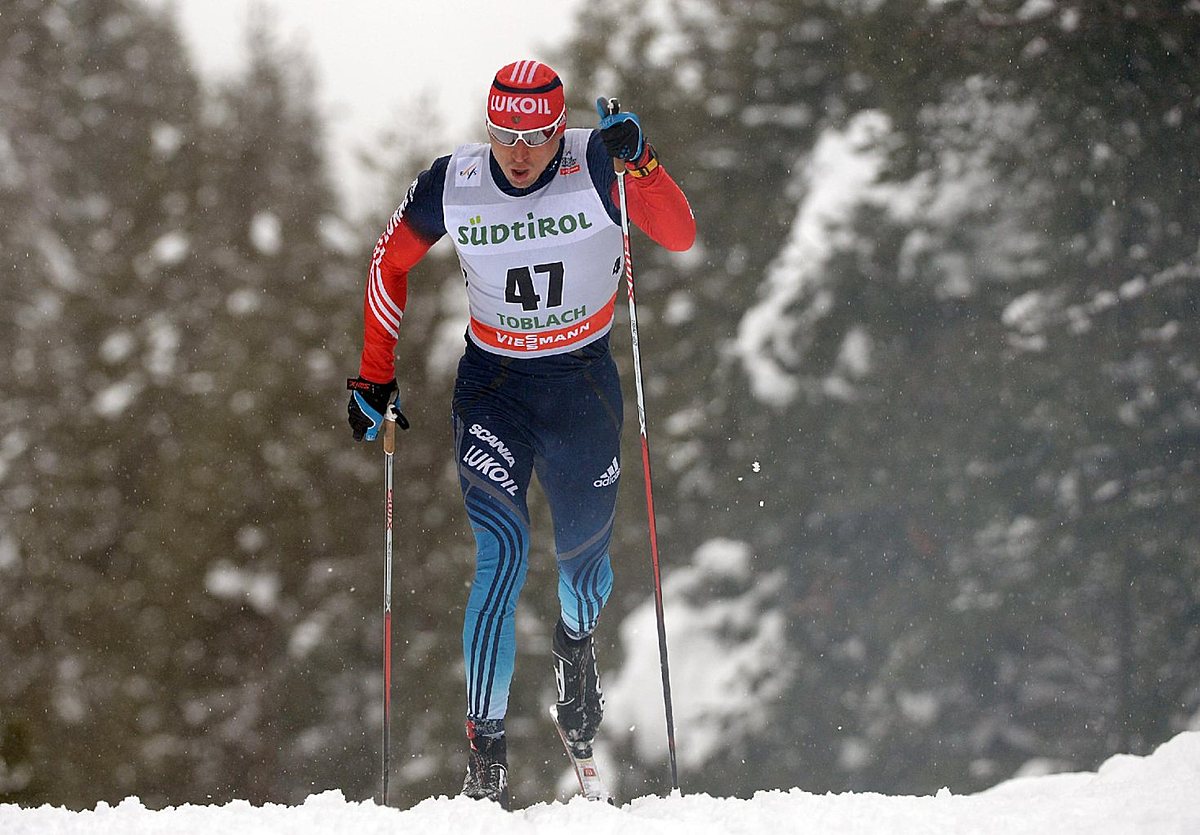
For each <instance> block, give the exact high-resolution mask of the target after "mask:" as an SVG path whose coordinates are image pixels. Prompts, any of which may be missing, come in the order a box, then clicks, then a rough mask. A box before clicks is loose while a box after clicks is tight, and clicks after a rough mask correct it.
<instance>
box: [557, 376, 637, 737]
mask: <svg viewBox="0 0 1200 835" xmlns="http://www.w3.org/2000/svg"><path fill="white" fill-rule="evenodd" d="M559 403H560V404H561V406H560V409H559V411H560V414H559V415H558V416H557V417H558V419H557V420H556V421H555V424H556V425H557V426H560V427H562V428H563V429H562V431H560V432H555V433H543V435H542V447H541V449H540V452H541V455H540V457H539V459H538V460H537V472H538V478H539V480H540V481H541V483H542V487H543V489H544V491H545V493H546V498H547V501H548V502H549V504H550V510H551V515H552V516H553V519H554V536H555V548H556V550H557V552H558V576H559V583H558V594H559V604H560V617H559V622H558V624H557V625H556V626H555V631H554V640H553V652H554V666H555V678H556V679H557V683H558V690H559V692H558V701H557V705H556V707H557V715H558V722H559V725H560V727H561V728H562V729H563V732H564V735H565V737H566V738H567V740H568V744H570V745H572V746H573V750H574V754H575V756H577V757H579V756H583V757H589V756H591V744H592V739H593V738H594V737H595V734H596V730H597V728H598V727H599V725H600V720H601V718H602V716H603V710H604V694H603V692H602V691H601V689H600V678H599V672H598V669H597V666H596V653H595V644H594V641H593V639H592V631H593V630H594V629H595V627H596V622H597V620H598V619H599V617H600V612H601V610H602V609H603V607H604V604H605V602H606V601H607V600H608V596H609V594H610V592H611V591H612V587H613V572H612V563H611V560H610V557H609V544H610V542H611V540H612V529H613V519H614V517H615V513H616V500H617V482H618V481H619V477H620V470H621V463H620V462H621V449H620V435H621V390H620V383H619V380H618V378H617V372H616V367H615V366H614V365H613V363H612V359H611V357H608V356H605V357H604V358H602V359H601V360H598V361H596V362H594V363H593V364H592V365H591V366H590V367H589V370H588V371H587V372H585V373H584V374H582V375H580V377H579V379H578V380H576V381H573V383H572V385H571V387H570V389H569V391H564V392H562V396H561V398H560V400H559Z"/></svg>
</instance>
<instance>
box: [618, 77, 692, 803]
mask: <svg viewBox="0 0 1200 835" xmlns="http://www.w3.org/2000/svg"><path fill="white" fill-rule="evenodd" d="M607 109H608V114H609V115H610V116H611V115H613V114H616V113H620V112H621V104H620V102H618V101H617V100H616V99H609V100H608V107H607ZM613 167H614V169H615V170H616V174H617V193H618V197H619V199H620V204H621V238H622V245H623V246H624V256H625V259H624V260H625V283H626V285H627V286H628V288H629V330H630V336H631V338H632V341H633V379H634V383H635V386H636V389H637V410H638V427H639V429H640V430H641V435H642V478H643V480H644V481H645V483H646V515H647V516H648V517H649V520H650V562H651V565H652V566H653V569H654V614H655V617H656V618H657V620H658V657H659V665H660V667H661V668H662V683H663V704H664V705H665V707H666V713H667V751H668V753H669V756H670V759H671V788H672V789H674V790H675V791H679V769H678V766H677V765H676V762H675V718H674V713H673V711H672V709H671V673H670V669H669V667H668V664H667V626H666V622H665V619H664V617H663V598H662V577H661V574H660V572H659V566H658V531H657V528H656V526H655V522H654V490H653V488H652V486H651V479H650V440H649V438H648V437H647V435H646V397H645V394H644V393H643V391H642V354H641V349H640V348H639V347H638V327H637V304H636V303H635V301H634V298H633V260H632V258H631V257H630V249H629V210H628V205H627V204H626V202H625V161H624V160H621V159H614V160H613Z"/></svg>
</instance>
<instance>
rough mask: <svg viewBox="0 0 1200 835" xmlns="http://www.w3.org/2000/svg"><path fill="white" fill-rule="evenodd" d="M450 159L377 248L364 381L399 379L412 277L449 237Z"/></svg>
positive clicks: (438, 164)
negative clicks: (445, 197)
mask: <svg viewBox="0 0 1200 835" xmlns="http://www.w3.org/2000/svg"><path fill="white" fill-rule="evenodd" d="M448 162H449V157H442V158H440V159H438V160H437V161H435V162H434V164H433V165H432V166H430V168H429V170H428V171H424V172H422V173H421V174H420V175H419V176H418V177H417V179H416V180H414V181H413V184H412V186H411V187H410V188H409V190H408V195H407V196H406V197H405V198H404V202H403V203H401V204H400V208H398V209H396V212H395V214H393V215H392V219H391V220H390V221H389V222H388V225H387V228H386V229H385V230H384V232H383V234H382V235H381V236H380V237H379V241H378V242H377V243H376V244H375V251H374V253H373V254H372V255H371V265H370V269H369V271H368V274H367V286H366V291H365V293H364V294H363V350H362V359H361V361H360V363H359V370H358V373H359V376H360V377H362V378H363V379H364V380H368V381H371V382H376V383H384V382H387V381H389V380H393V379H395V377H396V368H395V364H396V359H395V355H396V341H397V339H398V338H399V331H400V322H401V320H403V318H404V307H405V305H406V303H407V301H408V271H409V270H410V269H412V268H413V266H414V265H415V264H416V263H417V262H418V261H420V260H421V258H423V257H424V256H425V253H426V252H428V251H429V248H430V247H431V246H433V245H434V244H435V243H436V242H437V240H438V239H439V238H440V237H441V236H442V235H444V234H445V233H446V229H445V226H444V225H443V224H444V221H443V215H442V184H443V182H444V180H445V176H446V165H447V163H448Z"/></svg>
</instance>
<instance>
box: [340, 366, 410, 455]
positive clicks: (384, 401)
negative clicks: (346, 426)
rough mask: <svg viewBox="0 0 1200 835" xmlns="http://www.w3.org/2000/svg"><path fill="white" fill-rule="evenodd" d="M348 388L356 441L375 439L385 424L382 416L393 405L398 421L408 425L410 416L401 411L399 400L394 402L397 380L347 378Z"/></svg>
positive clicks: (352, 426)
mask: <svg viewBox="0 0 1200 835" xmlns="http://www.w3.org/2000/svg"><path fill="white" fill-rule="evenodd" d="M346 388H348V389H349V390H350V392H351V394H350V403H349V405H348V406H347V407H346V410H347V412H348V414H349V422H350V431H351V432H353V433H354V440H356V441H363V440H366V441H373V440H375V436H376V435H378V434H379V427H381V426H383V416H384V415H385V414H386V413H387V410H388V409H389V408H390V409H392V411H393V413H394V414H395V415H396V425H397V426H399V427H400V428H401V429H407V428H408V418H406V417H405V416H404V413H403V412H401V411H400V403H399V401H398V400H397V402H396V403H392V397H393V396H394V395H395V394H396V381H395V380H391V381H389V382H387V383H373V382H371V381H370V380H366V379H363V378H362V377H355V378H354V379H352V380H347V381H346Z"/></svg>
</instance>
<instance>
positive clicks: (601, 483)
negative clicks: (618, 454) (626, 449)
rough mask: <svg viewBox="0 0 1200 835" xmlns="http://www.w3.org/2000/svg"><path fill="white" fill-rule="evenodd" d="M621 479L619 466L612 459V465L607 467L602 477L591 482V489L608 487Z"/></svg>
mask: <svg viewBox="0 0 1200 835" xmlns="http://www.w3.org/2000/svg"><path fill="white" fill-rule="evenodd" d="M620 477H621V465H620V464H618V463H617V459H616V458H614V459H613V460H612V463H611V464H609V465H608V469H607V470H605V471H604V475H602V476H600V477H599V478H598V479H596V480H595V481H593V482H592V486H593V487H608V486H610V485H613V484H616V483H617V479H618V478H620Z"/></svg>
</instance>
